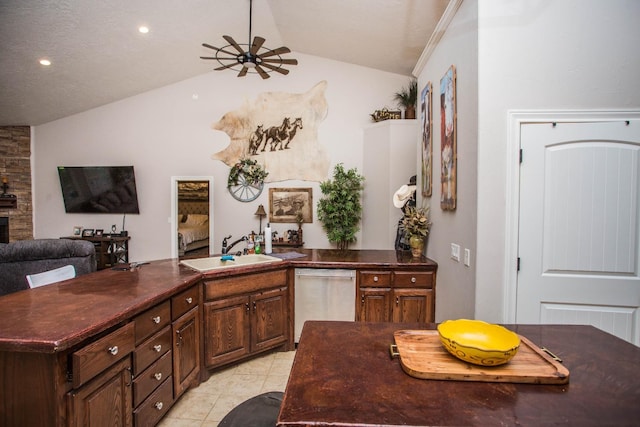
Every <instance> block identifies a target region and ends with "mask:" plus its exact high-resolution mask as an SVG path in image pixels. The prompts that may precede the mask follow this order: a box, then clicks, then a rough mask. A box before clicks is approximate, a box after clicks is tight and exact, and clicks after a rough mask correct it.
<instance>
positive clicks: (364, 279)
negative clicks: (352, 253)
mask: <svg viewBox="0 0 640 427" xmlns="http://www.w3.org/2000/svg"><path fill="white" fill-rule="evenodd" d="M359 279H360V282H359V286H368V287H389V286H391V272H390V271H362V272H360V277H359Z"/></svg>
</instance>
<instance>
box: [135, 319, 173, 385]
mask: <svg viewBox="0 0 640 427" xmlns="http://www.w3.org/2000/svg"><path fill="white" fill-rule="evenodd" d="M170 349H171V327H170V326H165V328H164V329H162V330H161V331H160V332H158V333H157V334H155V335H154V336H152V337H151V338H149V339H148V340H146V341H145V342H143V343H142V344H140V345H138V346H137V347H136V350H135V352H134V353H133V374H134V375H138V374H139V373H140V372H142V371H144V370H145V369H146V368H147V366H149V365H151V364H152V363H153V362H154V361H156V360H157V359H158V358H159V357H160V356H162V355H163V354H164V353H166V352H167V351H168V350H170Z"/></svg>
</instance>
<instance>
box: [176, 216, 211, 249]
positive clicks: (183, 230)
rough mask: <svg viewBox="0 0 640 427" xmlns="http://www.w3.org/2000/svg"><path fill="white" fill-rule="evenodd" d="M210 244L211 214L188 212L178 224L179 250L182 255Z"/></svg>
mask: <svg viewBox="0 0 640 427" xmlns="http://www.w3.org/2000/svg"><path fill="white" fill-rule="evenodd" d="M207 246H209V215H206V214H196V213H188V214H183V215H182V221H181V222H180V223H179V224H178V252H179V255H180V256H183V255H184V254H186V253H188V252H189V251H193V250H196V249H201V248H204V247H207Z"/></svg>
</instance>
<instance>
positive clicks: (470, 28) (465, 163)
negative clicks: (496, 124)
mask: <svg viewBox="0 0 640 427" xmlns="http://www.w3.org/2000/svg"><path fill="white" fill-rule="evenodd" d="M477 45H478V41H477V3H476V2H475V1H464V2H463V3H462V5H461V6H460V8H459V9H458V11H457V13H456V15H455V17H454V18H453V20H452V21H451V23H450V24H449V26H448V27H447V30H446V32H445V34H444V35H443V37H442V39H441V40H440V42H439V43H438V45H437V47H436V48H435V49H434V50H433V52H432V54H431V56H430V57H429V59H428V61H427V63H426V64H425V66H424V68H423V69H422V71H420V73H419V76H418V93H421V92H422V90H423V88H424V87H425V85H426V84H427V82H428V81H430V82H431V84H432V86H433V99H432V109H433V177H432V182H433V192H432V196H431V197H430V198H428V199H427V200H425V204H428V205H429V206H430V211H431V219H432V222H433V225H432V228H431V232H430V234H429V242H428V246H427V256H428V257H429V258H432V259H435V260H437V261H438V280H437V281H438V286H437V290H436V321H438V322H440V321H443V320H446V319H456V318H473V316H474V306H475V271H476V262H475V254H476V210H477V197H476V194H477V188H476V174H477V163H476V162H477V131H478V98H477V81H478V56H477V55H478V51H477ZM452 64H453V65H455V67H456V73H457V90H456V96H457V117H458V122H457V135H458V136H457V147H458V149H457V152H458V160H457V172H458V173H457V176H458V181H457V182H458V193H457V207H456V210H455V211H443V210H442V209H441V208H440V196H441V194H442V191H441V189H440V173H441V168H440V160H441V156H440V146H441V144H440V142H441V138H440V130H441V129H440V128H441V126H440V79H441V78H442V76H443V75H444V74H445V72H446V71H447V70H448V69H449V67H450V66H451V65H452ZM418 177H419V178H418V179H419V180H420V174H418ZM420 185H421V184H420ZM419 188H421V187H419ZM420 193H421V191H418V194H420ZM419 203H421V202H420V198H419ZM451 243H456V244H458V245H460V247H461V252H463V251H464V249H465V248H468V249H470V250H471V254H472V257H471V266H470V267H467V266H465V265H464V264H463V263H462V262H456V261H454V260H453V259H451V258H450V253H451ZM461 261H462V260H461Z"/></svg>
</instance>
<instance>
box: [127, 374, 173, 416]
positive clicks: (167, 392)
mask: <svg viewBox="0 0 640 427" xmlns="http://www.w3.org/2000/svg"><path fill="white" fill-rule="evenodd" d="M172 384H173V378H172V377H169V378H167V379H166V380H165V381H164V382H163V383H162V385H161V386H160V387H158V388H157V389H156V391H154V392H153V393H152V394H151V396H149V397H148V398H147V400H145V401H144V402H143V403H142V405H140V406H139V407H138V408H137V409H136V410H135V411H134V412H133V419H134V424H135V426H136V427H143V426H155V425H156V424H157V423H158V420H160V418H161V417H162V416H163V415H164V414H166V413H167V411H168V410H169V408H170V407H171V405H172V403H173V387H172Z"/></svg>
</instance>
